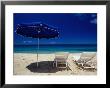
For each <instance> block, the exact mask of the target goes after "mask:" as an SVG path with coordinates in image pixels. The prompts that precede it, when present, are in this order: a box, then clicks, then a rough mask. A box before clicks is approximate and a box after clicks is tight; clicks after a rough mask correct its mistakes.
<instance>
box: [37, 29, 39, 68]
mask: <svg viewBox="0 0 110 88" xmlns="http://www.w3.org/2000/svg"><path fill="white" fill-rule="evenodd" d="M39 32H40V31H38V34H39ZM37 41H38V46H37V67H38V57H39V56H38V52H39V37H38V40H37Z"/></svg>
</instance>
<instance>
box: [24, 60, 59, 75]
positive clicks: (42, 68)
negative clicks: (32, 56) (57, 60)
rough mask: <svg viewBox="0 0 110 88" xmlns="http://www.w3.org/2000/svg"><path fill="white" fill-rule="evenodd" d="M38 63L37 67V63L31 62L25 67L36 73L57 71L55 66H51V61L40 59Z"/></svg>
mask: <svg viewBox="0 0 110 88" xmlns="http://www.w3.org/2000/svg"><path fill="white" fill-rule="evenodd" d="M38 64H39V66H38V67H37V63H31V64H30V65H28V66H27V67H26V68H27V69H29V70H30V71H31V72H38V73H55V72H57V71H59V70H58V69H57V68H56V67H53V61H41V62H39V63H38Z"/></svg>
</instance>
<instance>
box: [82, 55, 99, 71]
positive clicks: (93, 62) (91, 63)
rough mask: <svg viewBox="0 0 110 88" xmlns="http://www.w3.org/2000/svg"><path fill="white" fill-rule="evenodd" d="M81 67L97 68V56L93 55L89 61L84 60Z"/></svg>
mask: <svg viewBox="0 0 110 88" xmlns="http://www.w3.org/2000/svg"><path fill="white" fill-rule="evenodd" d="M83 68H84V69H94V70H97V57H96V56H94V57H93V58H92V59H91V60H90V61H88V62H86V64H85V65H83Z"/></svg>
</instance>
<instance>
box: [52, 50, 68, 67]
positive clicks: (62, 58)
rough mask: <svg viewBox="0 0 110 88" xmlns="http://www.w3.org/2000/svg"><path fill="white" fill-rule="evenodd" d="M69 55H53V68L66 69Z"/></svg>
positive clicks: (63, 53)
mask: <svg viewBox="0 0 110 88" xmlns="http://www.w3.org/2000/svg"><path fill="white" fill-rule="evenodd" d="M68 55H69V53H68V52H57V53H55V59H54V62H53V67H57V68H67V66H68V63H67V58H68Z"/></svg>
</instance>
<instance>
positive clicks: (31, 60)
mask: <svg viewBox="0 0 110 88" xmlns="http://www.w3.org/2000/svg"><path fill="white" fill-rule="evenodd" d="M80 55H81V53H70V54H69V56H68V59H71V60H78V59H79V58H80ZM54 58H55V54H39V59H38V62H39V67H38V68H37V67H36V65H37V54H31V53H14V63H13V65H14V71H13V72H14V75H96V74H97V71H91V70H82V69H79V67H78V66H77V65H75V64H74V66H73V67H74V68H75V71H72V70H71V69H68V70H67V69H58V68H55V67H53V61H54Z"/></svg>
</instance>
